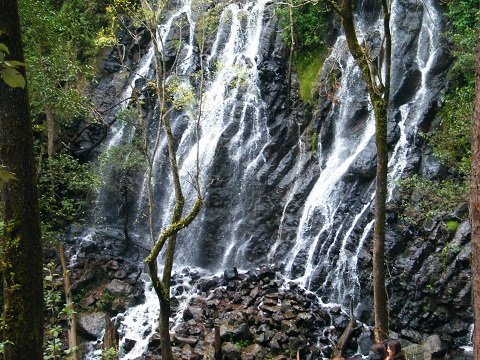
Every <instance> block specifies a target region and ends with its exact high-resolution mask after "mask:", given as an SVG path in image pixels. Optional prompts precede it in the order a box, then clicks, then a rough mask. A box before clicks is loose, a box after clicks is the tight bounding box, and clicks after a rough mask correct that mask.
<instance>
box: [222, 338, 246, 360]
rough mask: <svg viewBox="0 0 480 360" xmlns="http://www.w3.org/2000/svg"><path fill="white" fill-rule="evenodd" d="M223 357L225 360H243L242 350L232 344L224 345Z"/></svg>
mask: <svg viewBox="0 0 480 360" xmlns="http://www.w3.org/2000/svg"><path fill="white" fill-rule="evenodd" d="M222 355H223V358H224V359H225V360H238V359H241V351H240V349H239V348H238V347H237V346H235V345H234V344H233V343H231V342H227V343H224V344H223V345H222Z"/></svg>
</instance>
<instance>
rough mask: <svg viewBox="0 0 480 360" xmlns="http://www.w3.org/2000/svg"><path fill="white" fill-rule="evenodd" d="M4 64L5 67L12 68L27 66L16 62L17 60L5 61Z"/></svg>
mask: <svg viewBox="0 0 480 360" xmlns="http://www.w3.org/2000/svg"><path fill="white" fill-rule="evenodd" d="M5 64H6V65H7V66H10V67H14V68H16V67H19V66H27V64H25V63H24V62H21V61H17V60H8V61H5Z"/></svg>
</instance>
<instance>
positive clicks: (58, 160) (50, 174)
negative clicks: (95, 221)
mask: <svg viewBox="0 0 480 360" xmlns="http://www.w3.org/2000/svg"><path fill="white" fill-rule="evenodd" d="M39 175H40V176H39V180H38V186H39V190H40V218H41V221H42V231H43V236H44V239H45V240H47V241H54V240H55V239H56V237H57V235H58V234H59V233H60V232H61V231H62V230H63V229H64V228H65V226H67V225H69V224H72V223H81V222H82V221H83V220H84V219H85V215H86V211H87V204H88V201H87V200H88V195H89V194H91V193H92V192H93V191H94V190H95V189H96V188H97V187H98V178H97V176H96V172H95V171H94V169H93V168H92V166H91V164H82V163H80V162H79V161H78V160H77V159H76V158H74V157H73V156H72V155H70V154H68V153H67V152H66V151H61V152H60V153H59V154H57V157H55V158H53V159H45V160H44V164H43V171H41V172H40V174H39Z"/></svg>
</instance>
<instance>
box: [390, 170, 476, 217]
mask: <svg viewBox="0 0 480 360" xmlns="http://www.w3.org/2000/svg"><path fill="white" fill-rule="evenodd" d="M399 185H400V192H401V195H402V199H403V202H402V204H401V208H402V209H401V214H402V215H401V219H402V220H403V221H404V222H405V223H407V224H411V225H422V224H424V223H425V222H426V221H427V220H431V219H432V218H434V217H435V216H440V215H445V214H448V213H450V212H453V211H454V210H455V208H456V207H457V206H458V204H459V203H461V202H464V201H466V200H467V197H468V186H467V184H466V183H465V182H459V181H453V180H443V181H432V180H427V179H423V178H421V177H419V176H418V175H414V176H411V177H409V178H406V179H403V180H401V181H400V182H399ZM459 220H461V219H459Z"/></svg>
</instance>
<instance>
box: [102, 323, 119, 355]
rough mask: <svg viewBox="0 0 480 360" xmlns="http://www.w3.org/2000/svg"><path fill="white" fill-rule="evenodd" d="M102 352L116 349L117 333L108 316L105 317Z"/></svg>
mask: <svg viewBox="0 0 480 360" xmlns="http://www.w3.org/2000/svg"><path fill="white" fill-rule="evenodd" d="M102 349H103V350H110V349H118V333H117V329H115V325H114V324H113V322H112V319H110V316H108V315H105V334H104V335H103V345H102Z"/></svg>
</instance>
